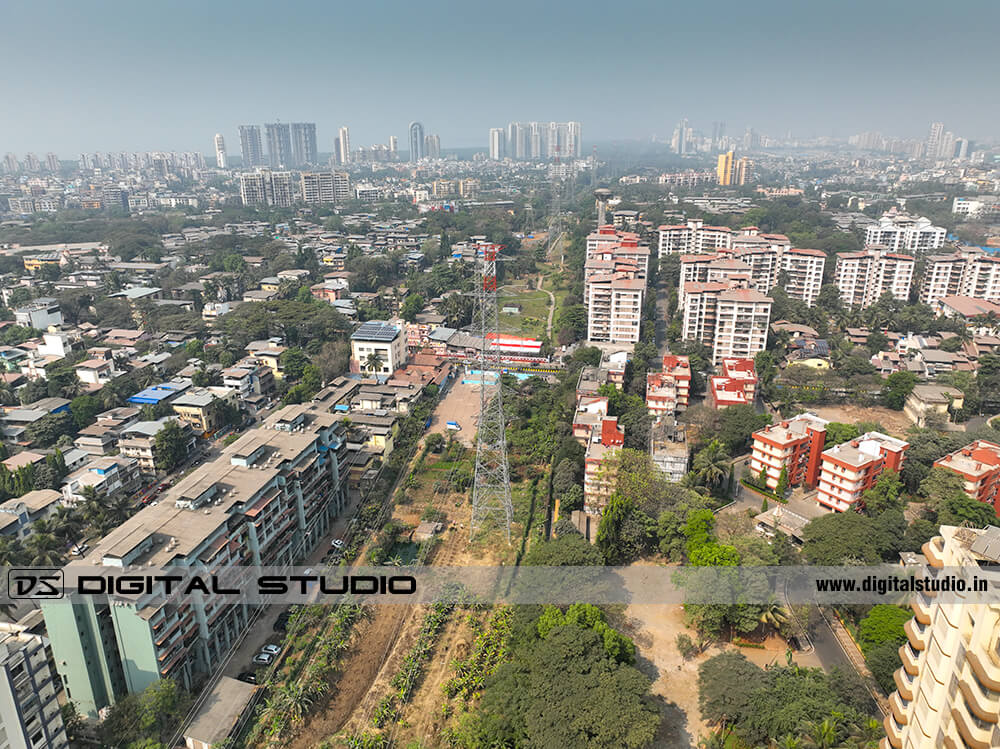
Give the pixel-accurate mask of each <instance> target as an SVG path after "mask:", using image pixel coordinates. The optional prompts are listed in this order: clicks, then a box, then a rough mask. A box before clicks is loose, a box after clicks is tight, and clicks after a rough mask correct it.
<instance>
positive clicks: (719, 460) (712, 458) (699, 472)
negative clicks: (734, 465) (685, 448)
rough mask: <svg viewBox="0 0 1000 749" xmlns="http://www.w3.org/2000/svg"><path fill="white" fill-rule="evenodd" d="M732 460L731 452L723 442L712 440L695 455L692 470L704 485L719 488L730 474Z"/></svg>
mask: <svg viewBox="0 0 1000 749" xmlns="http://www.w3.org/2000/svg"><path fill="white" fill-rule="evenodd" d="M730 462H731V461H730V457H729V453H727V452H726V448H725V447H724V446H723V444H722V443H721V442H720V441H719V440H712V441H711V442H709V443H708V446H706V447H705V448H703V449H702V450H699V451H698V453H697V454H696V455H695V456H694V463H693V464H692V470H693V472H694V474H695V475H696V476H697V477H698V482H699V483H700V484H701V485H702V486H707V487H709V488H711V489H717V488H718V487H720V486H721V485H722V484H723V482H724V481H725V480H726V478H727V477H728V476H729V467H730Z"/></svg>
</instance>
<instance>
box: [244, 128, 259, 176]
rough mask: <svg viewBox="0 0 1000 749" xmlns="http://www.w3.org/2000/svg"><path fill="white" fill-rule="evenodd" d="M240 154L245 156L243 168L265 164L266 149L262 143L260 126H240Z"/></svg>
mask: <svg viewBox="0 0 1000 749" xmlns="http://www.w3.org/2000/svg"><path fill="white" fill-rule="evenodd" d="M240 154H241V155H242V156H243V167H244V168H249V167H254V166H262V165H263V164H264V148H263V146H262V145H261V141H260V125H240Z"/></svg>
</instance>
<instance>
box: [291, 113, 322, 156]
mask: <svg viewBox="0 0 1000 749" xmlns="http://www.w3.org/2000/svg"><path fill="white" fill-rule="evenodd" d="M291 137H292V162H291V166H306V165H313V164H316V163H318V156H317V153H316V123H315V122H293V123H292V132H291Z"/></svg>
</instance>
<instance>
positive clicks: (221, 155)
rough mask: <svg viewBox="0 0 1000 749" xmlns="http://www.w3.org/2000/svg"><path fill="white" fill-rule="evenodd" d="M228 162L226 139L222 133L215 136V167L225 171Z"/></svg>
mask: <svg viewBox="0 0 1000 749" xmlns="http://www.w3.org/2000/svg"><path fill="white" fill-rule="evenodd" d="M227 164H228V162H227V160H226V139H225V138H223V137H222V133H216V134H215V165H216V166H217V167H219V169H225V168H226V166H227Z"/></svg>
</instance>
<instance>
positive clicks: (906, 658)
mask: <svg viewBox="0 0 1000 749" xmlns="http://www.w3.org/2000/svg"><path fill="white" fill-rule="evenodd" d="M915 653H916V651H915V650H914V649H913V648H912V647H911V646H910V644H909V643H906V644H905V645H900V646H899V657H900V658H901V659H902V661H903V668H904V669H906V673H908V674H910V675H911V676H916V675H917V673H918V671H919V670H920V669H919V667H918V665H917V656H916V655H915Z"/></svg>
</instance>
